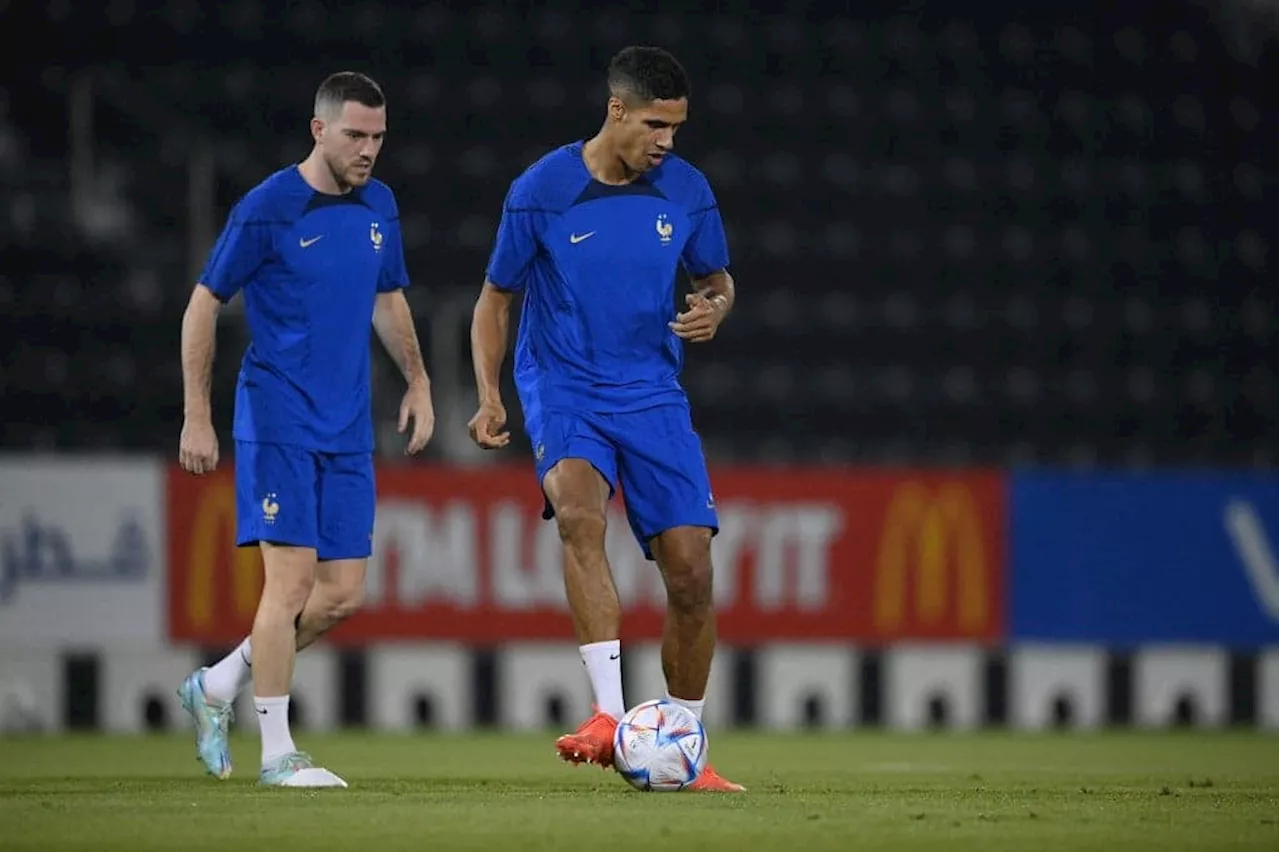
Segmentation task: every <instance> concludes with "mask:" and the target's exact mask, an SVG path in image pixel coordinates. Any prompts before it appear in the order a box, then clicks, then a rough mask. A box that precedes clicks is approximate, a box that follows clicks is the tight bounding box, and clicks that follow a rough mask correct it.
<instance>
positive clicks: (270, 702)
mask: <svg viewBox="0 0 1280 852" xmlns="http://www.w3.org/2000/svg"><path fill="white" fill-rule="evenodd" d="M253 709H254V710H257V711H258V728H259V729H260V731H261V732H262V765H263V766H266V765H267V763H268V762H269V761H272V760H275V759H276V758H277V757H282V756H284V755H286V754H289V753H291V752H295V751H297V750H298V747H297V746H295V745H294V744H293V735H292V734H290V733H289V696H287V695H281V696H280V697H279V698H259V697H258V696H256V695H255V696H254V697H253Z"/></svg>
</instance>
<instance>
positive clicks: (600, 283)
mask: <svg viewBox="0 0 1280 852" xmlns="http://www.w3.org/2000/svg"><path fill="white" fill-rule="evenodd" d="M582 147H583V143H582V142H575V143H573V144H570V145H566V146H564V147H562V148H559V149H557V150H555V151H552V152H551V153H549V154H547V155H546V156H544V157H543V158H542V159H541V160H539V161H538V162H536V163H534V164H533V165H532V166H530V167H529V168H528V169H527V170H526V171H525V172H524V173H523V174H522V175H521V176H520V177H519V178H517V179H516V180H515V182H514V183H513V184H512V185H511V189H510V191H509V192H508V194H507V198H506V202H505V203H504V205H503V210H502V220H501V222H500V223H499V225H498V234H497V239H496V242H495V245H494V248H493V253H492V255H491V257H490V259H489V266H488V269H487V270H486V277H487V278H488V280H489V281H490V282H491V283H492V284H493V285H494V286H496V287H499V288H501V289H504V290H517V291H523V294H524V296H523V298H524V301H523V310H522V314H521V320H520V332H519V336H518V338H517V341H516V359H515V380H516V387H517V389H518V390H519V392H520V398H521V402H522V404H523V406H524V408H525V414H526V417H528V416H529V415H530V411H531V409H533V410H536V409H540V408H544V407H545V408H564V409H587V410H592V411H600V412H624V411H634V410H639V409H642V408H646V407H649V406H652V405H657V404H661V403H663V402H667V401H681V402H683V401H684V400H685V396H684V391H683V390H682V389H681V388H680V385H679V374H680V369H681V367H682V366H683V363H684V348H683V342H682V341H681V340H680V338H678V337H676V335H675V334H674V332H672V331H671V329H670V327H669V325H668V324H669V323H670V322H671V321H672V320H673V319H674V318H675V307H676V300H675V298H674V286H675V279H676V271H677V268H678V267H679V266H680V265H683V266H684V268H685V270H686V271H687V272H688V273H689V275H690V276H691V277H693V278H695V279H696V278H701V277H705V276H707V275H710V274H711V273H713V272H717V271H719V270H721V269H725V268H727V267H728V265H729V250H728V247H727V245H726V241H725V234H724V225H723V224H722V222H721V221H720V213H719V210H718V209H717V207H716V199H715V196H714V195H713V193H712V191H711V187H710V185H709V184H708V183H707V180H706V178H705V177H704V176H703V175H702V173H701V172H699V171H698V170H697V169H696V168H694V167H693V166H692V165H690V164H689V163H688V162H686V161H685V160H682V159H680V158H678V157H675V156H670V155H669V156H667V157H666V158H664V160H663V162H662V163H661V164H660V165H659V166H658V167H656V168H654V169H652V170H651V171H649V172H648V173H647V174H645V175H644V176H642V177H640V178H638V179H637V180H635V181H634V182H632V183H630V184H628V185H625V186H610V185H607V184H603V183H600V182H599V181H597V180H595V179H594V178H593V177H592V176H591V173H590V172H589V171H588V169H587V167H586V164H585V162H584V161H583V159H582Z"/></svg>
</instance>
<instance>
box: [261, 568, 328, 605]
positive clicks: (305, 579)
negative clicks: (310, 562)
mask: <svg viewBox="0 0 1280 852" xmlns="http://www.w3.org/2000/svg"><path fill="white" fill-rule="evenodd" d="M279 574H280V576H275V577H272V576H271V575H270V574H268V580H267V582H266V583H265V584H264V585H263V588H262V600H263V602H265V603H267V604H270V605H273V606H275V607H278V608H279V609H281V610H283V611H285V612H287V613H289V614H291V615H297V614H298V613H300V612H302V608H303V607H304V606H306V604H307V598H309V597H311V591H312V589H313V588H315V577H314V576H312V575H310V574H305V573H302V572H297V573H294V572H289V573H285V572H279Z"/></svg>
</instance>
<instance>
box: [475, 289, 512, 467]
mask: <svg viewBox="0 0 1280 852" xmlns="http://www.w3.org/2000/svg"><path fill="white" fill-rule="evenodd" d="M514 298H515V293H514V292H513V291H510V290H503V289H501V288H499V287H495V286H494V285H493V283H492V282H489V281H486V282H484V287H483V288H481V290H480V298H478V299H476V307H475V310H474V311H473V312H472V314H471V362H472V364H474V365H475V373H476V396H477V397H478V398H479V407H478V409H477V410H476V414H475V416H474V417H472V418H471V422H469V423H468V424H467V430H468V431H469V432H470V433H471V440H473V441H475V442H476V443H477V444H478V445H479V446H481V447H482V448H484V449H486V450H494V449H498V448H499V447H505V446H506V445H507V444H508V443H509V442H510V441H511V433H510V432H507V431H505V430H504V428H503V427H505V426H506V425H507V410H506V408H504V407H503V405H502V392H501V388H500V385H499V379H500V376H501V371H502V361H503V359H504V358H505V357H506V354H507V332H508V328H509V326H510V324H511V302H512V300H513V299H514Z"/></svg>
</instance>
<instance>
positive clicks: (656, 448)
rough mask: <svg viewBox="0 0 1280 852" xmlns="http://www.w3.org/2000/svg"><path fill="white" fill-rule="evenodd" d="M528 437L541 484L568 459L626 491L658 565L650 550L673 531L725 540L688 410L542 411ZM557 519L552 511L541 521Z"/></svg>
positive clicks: (634, 521) (630, 512)
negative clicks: (699, 531) (688, 529)
mask: <svg viewBox="0 0 1280 852" xmlns="http://www.w3.org/2000/svg"><path fill="white" fill-rule="evenodd" d="M525 430H526V431H527V432H528V433H529V439H530V441H531V443H532V444H533V457H534V466H535V469H536V470H537V474H538V483H539V485H541V483H542V480H543V479H544V478H545V477H546V475H547V472H548V471H550V470H551V468H553V467H555V465H556V463H557V462H559V461H561V460H563V459H571V458H572V459H585V460H586V461H588V462H590V463H591V465H592V466H593V467H594V468H595V469H596V470H598V471H599V472H600V475H601V476H603V477H604V479H605V482H608V483H609V495H610V496H611V497H612V496H613V489H614V486H615V485H618V484H620V485H621V486H622V496H623V501H624V502H625V503H626V507H627V520H628V522H630V524H631V532H632V533H633V534H634V535H635V537H636V541H638V542H639V543H640V547H641V549H642V550H644V555H645V558H646V559H653V554H652V553H651V552H650V550H649V542H650V540H651V539H653V538H654V536H656V535H658V534H659V533H661V532H665V531H666V530H669V529H671V528H673V527H684V526H693V527H707V528H708V529H710V530H711V532H712V534H713V535H714V534H715V533H717V532H719V530H720V522H719V519H718V518H717V517H716V508H715V506H716V504H715V498H714V497H713V496H712V494H711V477H710V475H709V474H708V473H707V461H706V458H705V457H704V456H703V454H702V441H701V440H699V438H698V433H697V432H695V431H694V430H693V421H692V419H691V418H690V416H689V407H688V406H687V405H659V406H656V407H654V408H648V409H644V410H643V411H632V412H627V413H621V414H598V413H584V412H567V411H559V410H547V409H542V410H541V411H539V412H538V413H537V415H536V416H535V417H534V419H532V420H526V421H525ZM542 516H543V517H544V518H546V519H548V520H550V519H551V518H552V517H553V513H552V509H551V505H550V504H549V503H548V504H547V506H546V509H545V511H544V512H543V515H542Z"/></svg>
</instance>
